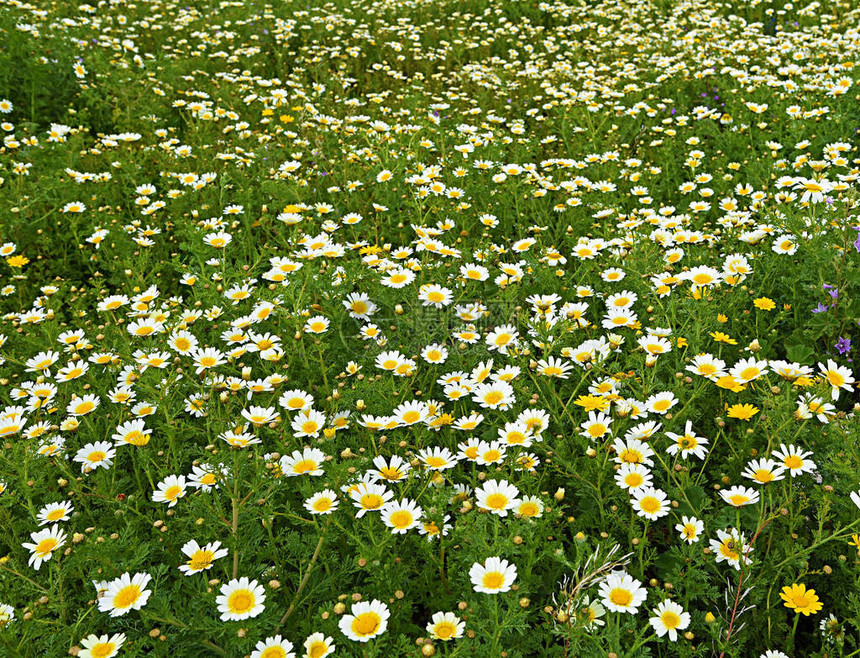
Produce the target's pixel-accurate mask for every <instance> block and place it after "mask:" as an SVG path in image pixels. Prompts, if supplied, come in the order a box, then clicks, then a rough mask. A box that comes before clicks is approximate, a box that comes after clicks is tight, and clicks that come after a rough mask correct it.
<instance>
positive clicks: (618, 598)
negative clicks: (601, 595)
mask: <svg viewBox="0 0 860 658" xmlns="http://www.w3.org/2000/svg"><path fill="white" fill-rule="evenodd" d="M609 600H610V601H612V603H614V604H615V605H617V606H618V607H621V608H626V607H627V606H628V605H630V603H631V602H632V601H633V594H631V593H630V592H629V591H628V590H626V589H622V588H620V587H616V588H615V589H613V590H612V591H611V592H609Z"/></svg>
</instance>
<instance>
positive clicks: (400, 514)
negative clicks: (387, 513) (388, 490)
mask: <svg viewBox="0 0 860 658" xmlns="http://www.w3.org/2000/svg"><path fill="white" fill-rule="evenodd" d="M388 520H389V521H390V522H391V525H393V526H394V527H395V528H406V527H407V526H409V525H410V524H411V523H412V520H413V516H412V513H411V512H407V511H406V510H398V511H396V512H394V513H393V514H392V515H391V517H390V518H389V519H388Z"/></svg>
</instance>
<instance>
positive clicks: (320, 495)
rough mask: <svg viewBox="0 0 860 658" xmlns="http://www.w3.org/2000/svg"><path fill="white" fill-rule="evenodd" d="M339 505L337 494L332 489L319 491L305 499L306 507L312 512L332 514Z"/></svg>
mask: <svg viewBox="0 0 860 658" xmlns="http://www.w3.org/2000/svg"><path fill="white" fill-rule="evenodd" d="M337 505H338V500H337V494H336V493H335V492H334V491H332V490H331V489H323V490H322V491H318V492H317V493H315V494H314V495H313V496H311V497H310V498H308V499H307V500H306V501H305V509H306V510H307V511H308V512H310V513H311V514H331V513H332V512H334V511H335V510H336V509H337Z"/></svg>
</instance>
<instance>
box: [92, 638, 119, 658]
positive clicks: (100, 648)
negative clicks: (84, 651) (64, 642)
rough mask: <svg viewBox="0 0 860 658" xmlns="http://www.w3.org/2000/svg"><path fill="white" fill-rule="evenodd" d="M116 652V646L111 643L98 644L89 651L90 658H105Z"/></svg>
mask: <svg viewBox="0 0 860 658" xmlns="http://www.w3.org/2000/svg"><path fill="white" fill-rule="evenodd" d="M114 651H116V645H115V644H114V643H113V642H99V643H98V644H96V645H95V646H93V647H92V648H91V649H90V656H92V658H107V657H108V656H112V655H113V652H114Z"/></svg>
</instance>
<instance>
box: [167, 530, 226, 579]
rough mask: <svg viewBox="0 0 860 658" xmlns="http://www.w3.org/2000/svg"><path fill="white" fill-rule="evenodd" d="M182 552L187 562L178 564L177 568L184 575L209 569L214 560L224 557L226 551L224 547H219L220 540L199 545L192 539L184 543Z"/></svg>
mask: <svg viewBox="0 0 860 658" xmlns="http://www.w3.org/2000/svg"><path fill="white" fill-rule="evenodd" d="M182 552H183V553H185V555H187V556H188V562H187V563H186V564H181V565H179V570H180V571H181V572H182V573H184V574H185V575H186V576H191V575H194V574H195V573H200V572H201V571H205V570H207V569H211V568H212V563H213V562H214V561H215V560H218V559H220V558H222V557H225V556H226V555H227V553H228V551H227V549H226V548H221V542H218V541H215V542H211V543H209V544H206V545H205V546H200V544H198V543H197V542H196V541H195V540H194V539H192V540H191V541H188V542H186V543H185V545H184V546H183V547H182Z"/></svg>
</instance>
